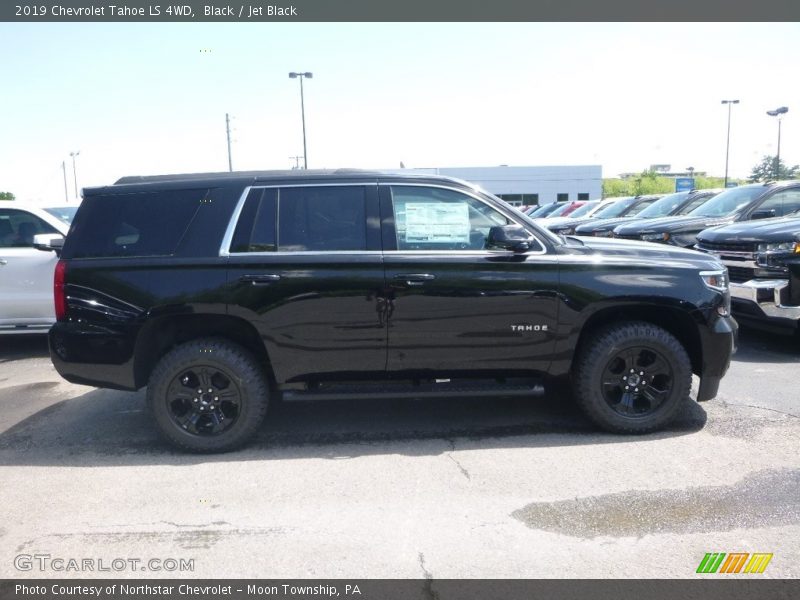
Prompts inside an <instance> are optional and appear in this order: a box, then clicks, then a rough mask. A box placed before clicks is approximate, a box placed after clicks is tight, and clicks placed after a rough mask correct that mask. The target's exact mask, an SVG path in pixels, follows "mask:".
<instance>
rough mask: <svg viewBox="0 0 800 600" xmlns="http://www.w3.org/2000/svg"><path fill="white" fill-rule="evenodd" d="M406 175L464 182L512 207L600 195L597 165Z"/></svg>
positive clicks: (458, 169)
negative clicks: (512, 205) (454, 178)
mask: <svg viewBox="0 0 800 600" xmlns="http://www.w3.org/2000/svg"><path fill="white" fill-rule="evenodd" d="M407 171H419V172H421V173H432V174H436V175H446V176H448V177H457V178H458V179H464V180H465V181H469V182H471V183H475V184H477V185H479V186H480V187H482V188H483V189H485V190H486V191H487V192H490V193H492V194H494V195H495V196H499V197H500V198H503V199H504V200H506V201H507V202H509V203H510V204H514V205H530V204H539V205H542V204H549V203H551V202H562V201H567V200H595V199H598V198H601V197H602V194H603V169H602V167H601V166H600V165H569V166H558V167H507V166H499V167H440V168H431V169H407Z"/></svg>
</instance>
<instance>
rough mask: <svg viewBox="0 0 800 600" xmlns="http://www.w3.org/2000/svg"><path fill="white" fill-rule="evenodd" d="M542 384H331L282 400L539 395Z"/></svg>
mask: <svg viewBox="0 0 800 600" xmlns="http://www.w3.org/2000/svg"><path fill="white" fill-rule="evenodd" d="M542 395H544V386H543V385H542V384H540V383H536V384H528V385H508V384H491V385H489V384H483V385H480V384H471V385H465V384H461V385H459V384H447V383H433V384H424V385H413V386H412V385H407V386H399V385H350V386H345V385H331V386H326V387H325V389H313V390H285V391H283V392H282V398H283V400H284V401H285V402H292V401H298V400H352V399H357V398H375V399H378V398H392V399H398V400H403V399H411V398H483V397H508V396H542Z"/></svg>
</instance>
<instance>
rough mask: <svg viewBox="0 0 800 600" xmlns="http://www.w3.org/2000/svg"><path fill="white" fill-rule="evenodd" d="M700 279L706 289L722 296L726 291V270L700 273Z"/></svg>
mask: <svg viewBox="0 0 800 600" xmlns="http://www.w3.org/2000/svg"><path fill="white" fill-rule="evenodd" d="M700 279H702V280H703V283H704V284H706V287H707V288H709V289H711V290H714V291H716V292H722V293H723V294H724V293H725V292H727V291H728V285H729V283H730V282H729V280H728V269H722V270H719V271H700Z"/></svg>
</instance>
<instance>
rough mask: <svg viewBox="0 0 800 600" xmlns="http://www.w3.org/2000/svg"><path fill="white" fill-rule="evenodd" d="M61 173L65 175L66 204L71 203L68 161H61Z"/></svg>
mask: <svg viewBox="0 0 800 600" xmlns="http://www.w3.org/2000/svg"><path fill="white" fill-rule="evenodd" d="M61 171H62V172H63V173H64V202H69V192H67V161H65V160H62V161H61Z"/></svg>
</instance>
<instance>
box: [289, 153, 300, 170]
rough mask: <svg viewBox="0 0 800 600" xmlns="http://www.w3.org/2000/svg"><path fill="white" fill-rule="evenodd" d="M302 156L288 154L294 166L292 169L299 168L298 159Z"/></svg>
mask: <svg viewBox="0 0 800 600" xmlns="http://www.w3.org/2000/svg"><path fill="white" fill-rule="evenodd" d="M301 158H303V157H302V156H290V157H289V160H293V161H294V166H293V167H292V171H295V170H297V169H299V168H300V159H301Z"/></svg>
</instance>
